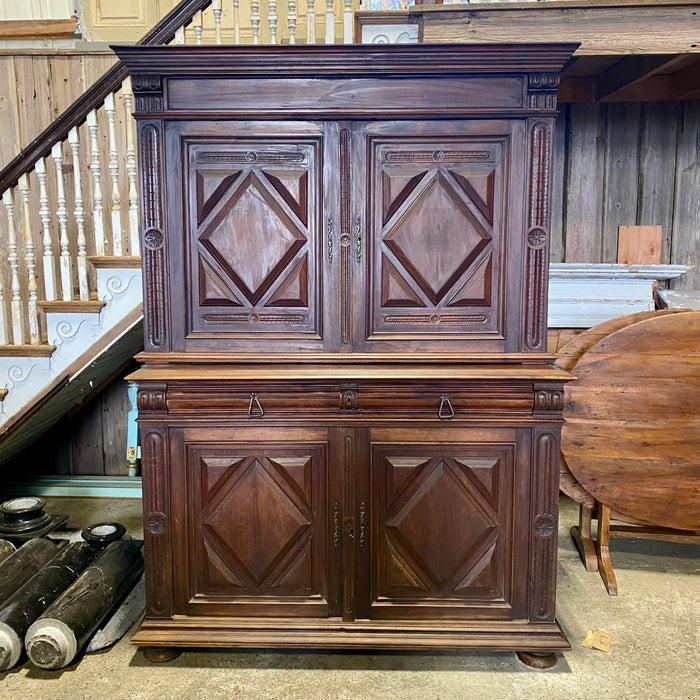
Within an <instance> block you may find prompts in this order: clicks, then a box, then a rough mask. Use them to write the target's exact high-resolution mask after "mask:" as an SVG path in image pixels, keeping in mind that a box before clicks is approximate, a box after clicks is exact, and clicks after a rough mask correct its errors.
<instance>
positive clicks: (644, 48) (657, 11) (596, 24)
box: [409, 0, 700, 55]
mask: <svg viewBox="0 0 700 700" xmlns="http://www.w3.org/2000/svg"><path fill="white" fill-rule="evenodd" d="M468 8H469V9H466V8H465V5H417V6H415V7H413V8H411V9H410V12H409V16H410V18H412V19H414V20H417V21H419V23H420V36H421V38H422V41H423V42H425V43H451V42H468V43H494V42H513V41H514V40H517V39H518V38H520V37H522V38H523V39H526V40H527V41H532V42H540V41H553V42H580V43H581V47H580V48H579V49H578V51H577V52H576V55H597V54H617V55H626V54H670V53H688V52H690V53H699V52H700V2H698V1H697V0H674V1H673V2H651V1H650V0H627V1H624V0H615V1H614V2H612V3H605V4H604V3H603V2H602V0H597V2H590V1H588V0H566V1H565V2H538V3H533V2H528V3H480V4H479V5H470V6H468Z"/></svg>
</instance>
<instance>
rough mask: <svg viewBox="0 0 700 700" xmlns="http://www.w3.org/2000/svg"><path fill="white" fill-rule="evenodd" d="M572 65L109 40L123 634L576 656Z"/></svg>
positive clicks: (204, 641) (389, 50) (535, 52)
mask: <svg viewBox="0 0 700 700" xmlns="http://www.w3.org/2000/svg"><path fill="white" fill-rule="evenodd" d="M572 48H573V47H571V46H558V47H554V46H548V45H543V46H538V47H534V46H518V47H515V46H481V47H410V46H403V47H393V46H392V47H377V46H349V47H340V46H338V47H335V46H332V47H313V46H306V47H299V46H289V47H255V48H254V49H250V48H246V47H214V48H213V49H211V48H208V47H193V48H189V47H188V48H186V49H185V50H183V49H182V47H172V48H169V49H167V50H157V49H154V50H152V49H144V48H135V49H131V48H118V49H117V51H118V53H119V54H120V55H122V56H123V57H124V60H125V61H126V62H127V63H128V65H129V67H130V69H131V70H132V72H133V78H134V81H133V84H134V94H135V98H136V117H137V119H138V120H139V122H140V128H139V143H140V147H139V155H140V159H141V173H142V174H141V178H142V190H143V195H142V200H145V206H144V221H143V223H144V230H145V235H144V248H143V249H144V259H143V265H144V271H145V275H144V280H145V297H144V313H145V316H146V320H147V322H146V324H145V327H146V337H147V343H146V349H147V352H145V353H142V354H140V355H139V360H140V361H142V362H143V363H144V365H143V367H142V368H141V369H139V370H138V371H137V372H135V373H134V374H133V375H131V376H130V379H133V380H136V381H137V382H138V384H139V392H138V396H137V402H138V405H139V422H140V429H141V431H142V435H143V436H144V439H145V440H147V443H145V452H144V462H143V463H144V507H145V509H146V516H145V523H146V531H147V533H148V534H147V543H148V545H149V549H148V551H149V553H150V554H149V556H148V557H147V569H148V570H149V571H151V572H152V573H151V575H150V577H147V586H148V587H149V594H148V612H147V616H146V619H145V620H144V622H143V624H142V626H141V629H140V631H139V632H138V634H137V635H136V636H135V637H134V639H133V642H134V643H135V644H141V645H144V646H151V647H156V646H169V645H173V646H186V645H197V646H253V647H256V646H278V647H280V646H290V647H291V646H297V647H299V646H301V647H306V648H319V647H337V648H362V647H365V648H385V649H392V648H403V649H434V648H441V649H449V648H454V649H458V648H486V649H516V650H527V651H531V652H537V651H541V652H552V651H557V650H562V649H566V648H568V642H567V641H566V639H565V637H564V635H563V633H562V631H561V629H560V628H559V625H558V624H557V622H556V620H555V618H554V609H555V600H554V591H555V584H556V579H555V571H556V524H557V510H556V495H557V476H558V464H557V459H556V458H557V456H558V454H559V429H560V425H561V411H562V404H563V395H564V394H563V387H564V384H565V383H566V382H567V381H568V380H569V379H570V376H569V374H568V373H567V372H566V371H564V370H561V369H559V368H556V367H554V366H553V365H552V364H551V360H552V357H551V356H550V355H547V354H546V353H544V352H543V350H544V342H545V338H546V333H545V327H544V323H545V318H546V308H545V306H544V304H545V301H544V290H546V284H547V273H548V270H547V257H548V256H547V254H546V244H547V236H548V227H549V207H550V205H549V198H550V196H551V193H550V185H549V180H550V172H551V165H550V163H549V159H550V156H549V148H550V147H549V143H550V139H551V128H552V124H551V117H552V116H553V114H554V109H555V95H554V92H555V90H556V84H557V74H558V70H559V68H560V67H561V64H562V63H563V61H564V60H565V58H566V56H567V55H568V54H569V53H570V52H571V50H572ZM530 118H533V121H532V122H531V121H529V119H530Z"/></svg>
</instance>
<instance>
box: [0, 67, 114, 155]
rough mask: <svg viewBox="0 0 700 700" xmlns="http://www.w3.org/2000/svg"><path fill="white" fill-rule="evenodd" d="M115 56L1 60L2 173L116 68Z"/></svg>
mask: <svg viewBox="0 0 700 700" xmlns="http://www.w3.org/2000/svg"><path fill="white" fill-rule="evenodd" d="M115 61H116V57H115V56H114V54H112V53H85V54H81V53H72V54H44V55H41V54H19V55H11V54H7V55H1V56H0V114H1V115H2V117H3V120H2V123H3V128H2V129H1V130H0V167H4V166H5V165H6V164H7V163H8V162H9V161H10V160H11V159H12V158H13V157H14V156H15V155H16V154H17V153H18V152H19V151H20V150H21V149H22V148H24V147H25V146H26V145H27V144H29V143H30V142H31V141H32V139H34V138H35V137H36V136H37V135H38V134H39V133H40V132H41V131H42V130H43V129H45V128H46V127H47V126H48V125H49V124H50V123H51V122H52V121H53V120H54V119H55V118H56V117H57V116H58V115H59V114H60V113H61V112H63V111H64V110H65V109H67V108H68V107H69V106H70V104H71V102H73V101H74V100H75V99H76V98H77V97H78V96H79V95H81V94H82V93H83V92H85V90H86V88H88V87H89V86H90V85H91V84H92V83H93V82H94V81H95V80H97V79H98V78H99V77H100V76H101V75H102V74H103V73H104V72H105V71H106V70H107V69H108V68H109V67H110V66H112V64H114V63H115Z"/></svg>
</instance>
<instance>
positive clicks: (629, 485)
mask: <svg viewBox="0 0 700 700" xmlns="http://www.w3.org/2000/svg"><path fill="white" fill-rule="evenodd" d="M616 325H617V326H620V325H622V324H616ZM567 369H570V371H572V373H573V375H574V376H575V377H576V381H573V382H570V383H569V384H567V385H566V388H565V401H564V418H565V424H564V427H563V429H562V453H563V455H564V457H565V458H566V462H567V464H568V467H569V469H570V470H571V472H572V474H573V475H574V477H575V478H576V479H577V480H578V482H579V483H580V484H581V486H582V487H583V488H584V489H585V490H586V491H588V493H590V494H591V495H592V496H593V497H594V498H595V499H596V500H598V501H599V502H601V503H604V504H605V505H607V506H609V507H610V508H611V509H612V510H613V511H615V512H617V513H619V514H620V515H622V516H627V517H629V518H630V519H631V520H633V521H639V522H642V523H646V524H648V525H653V526H657V527H668V528H673V529H679V530H692V531H698V530H700V312H698V311H687V312H682V313H672V314H664V313H660V314H652V315H650V317H647V318H645V319H644V320H641V321H638V322H635V323H632V324H631V325H627V326H625V327H618V328H616V329H614V330H612V331H611V332H610V334H609V335H606V336H605V337H603V338H602V339H600V340H598V341H597V342H596V343H595V344H593V345H592V346H590V347H588V348H587V349H586V350H585V351H584V352H583V353H582V354H581V356H580V357H579V358H578V360H577V361H576V362H575V365H574V366H573V367H571V368H569V367H567Z"/></svg>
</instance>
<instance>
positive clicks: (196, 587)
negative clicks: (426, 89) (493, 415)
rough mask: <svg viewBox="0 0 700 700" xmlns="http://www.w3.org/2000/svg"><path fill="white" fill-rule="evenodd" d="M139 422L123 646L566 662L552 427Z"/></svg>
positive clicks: (352, 420) (354, 418)
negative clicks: (486, 653)
mask: <svg viewBox="0 0 700 700" xmlns="http://www.w3.org/2000/svg"><path fill="white" fill-rule="evenodd" d="M140 420H141V430H142V450H143V470H144V509H145V519H144V523H145V538H146V559H147V583H148V601H147V615H146V619H145V620H144V622H143V624H142V627H141V630H140V631H139V632H138V633H137V635H136V636H135V637H134V639H133V641H134V643H136V644H141V645H144V646H187V645H197V646H287V647H341V648H342V647H368V648H372V647H377V648H414V649H420V648H432V647H440V648H463V647H477V648H489V649H516V650H530V651H538V650H542V651H554V650H561V649H567V648H568V644H567V642H566V639H565V638H564V636H563V635H562V633H561V630H560V629H559V626H558V625H557V623H556V621H555V619H554V592H555V578H554V577H555V569H556V526H555V525H556V520H557V511H556V502H557V490H558V485H557V482H556V475H557V474H558V466H557V465H555V464H554V463H553V460H554V457H555V456H556V455H558V447H557V445H558V424H549V425H540V424H538V423H537V421H535V420H534V419H532V418H529V419H526V420H520V421H512V420H511V421H510V423H512V425H507V426H502V427H499V426H497V425H494V424H488V423H486V424H483V423H479V422H478V421H471V423H474V424H473V425H472V424H470V422H469V421H459V420H455V421H450V422H449V423H447V422H445V421H440V420H439V419H436V420H433V421H429V422H417V423H414V424H410V421H409V422H407V421H401V422H391V421H386V420H383V421H379V422H378V423H377V424H374V425H373V421H371V420H366V419H365V418H364V417H363V416H361V415H359V414H357V415H349V416H347V417H345V418H341V419H340V420H334V421H327V424H326V425H323V421H320V420H318V419H316V418H314V419H313V421H312V423H313V424H310V425H304V424H303V423H304V421H303V416H299V418H298V419H297V420H296V421H294V420H288V419H287V420H285V421H279V420H278V421H274V420H272V421H270V422H269V423H265V424H263V423H264V422H265V421H264V420H258V421H252V420H251V421H247V422H245V423H244V422H242V421H232V422H230V423H227V422H226V421H221V420H220V418H218V417H217V420H216V421H212V422H208V421H207V420H203V418H202V416H195V415H191V416H178V418H177V420H174V419H170V420H163V419H162V417H158V416H156V415H151V416H148V415H146V416H143V415H142V417H141V419H140ZM543 431H544V432H543ZM540 434H543V435H545V436H549V438H548V439H549V440H551V441H552V444H551V445H550V446H549V447H551V449H549V448H548V449H545V450H542V449H538V445H539V444H541V442H542V440H541V439H540V438H541V435H540ZM166 446H167V447H166ZM547 462H551V464H550V463H547ZM543 523H544V525H543ZM548 524H549V525H550V526H547V525H548ZM552 524H553V525H552ZM535 587H537V588H536V589H535Z"/></svg>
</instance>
